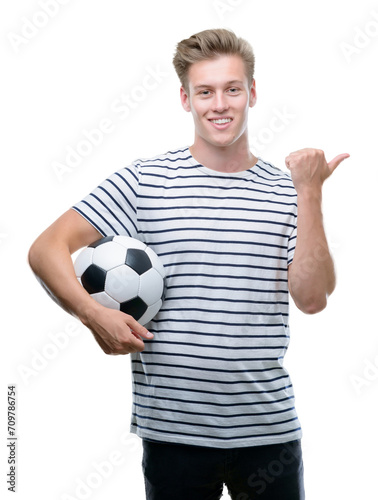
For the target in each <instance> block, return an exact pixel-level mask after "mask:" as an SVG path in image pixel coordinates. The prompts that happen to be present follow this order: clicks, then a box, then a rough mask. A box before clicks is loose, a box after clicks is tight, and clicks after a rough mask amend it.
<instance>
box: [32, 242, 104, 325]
mask: <svg viewBox="0 0 378 500" xmlns="http://www.w3.org/2000/svg"><path fill="white" fill-rule="evenodd" d="M29 264H30V266H31V268H32V270H33V272H34V274H35V275H36V277H37V279H38V280H39V281H40V283H41V284H42V286H43V287H44V288H45V290H46V291H47V292H48V293H49V295H50V296H51V297H52V298H53V299H54V300H55V302H57V303H58V304H59V305H60V306H61V307H62V308H63V309H64V310H65V311H67V312H69V313H70V314H72V315H73V316H75V317H78V318H79V319H81V320H84V319H85V317H86V315H87V311H88V310H89V309H90V308H93V307H96V303H95V301H94V300H93V299H92V298H91V297H90V296H89V294H88V293H87V292H86V291H85V290H84V288H83V287H82V286H81V285H80V283H79V282H78V280H77V278H76V276H75V272H74V268H73V264H72V258H71V255H70V252H69V249H68V248H67V247H65V246H64V245H62V244H60V245H59V244H52V243H51V242H49V240H48V239H47V238H44V237H43V236H42V237H41V238H40V239H39V240H37V241H36V242H35V243H34V244H33V246H32V247H31V249H30V251H29Z"/></svg>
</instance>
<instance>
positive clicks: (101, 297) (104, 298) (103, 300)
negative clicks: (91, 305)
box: [92, 292, 119, 310]
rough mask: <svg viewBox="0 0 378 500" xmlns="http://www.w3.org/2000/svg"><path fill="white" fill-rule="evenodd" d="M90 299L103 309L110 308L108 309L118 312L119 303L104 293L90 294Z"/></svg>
mask: <svg viewBox="0 0 378 500" xmlns="http://www.w3.org/2000/svg"><path fill="white" fill-rule="evenodd" d="M92 297H93V298H94V299H95V301H96V302H98V303H99V304H101V305H102V306H104V307H110V309H118V310H119V303H118V302H117V301H116V300H114V299H112V298H111V297H109V295H108V294H107V293H106V292H99V293H92Z"/></svg>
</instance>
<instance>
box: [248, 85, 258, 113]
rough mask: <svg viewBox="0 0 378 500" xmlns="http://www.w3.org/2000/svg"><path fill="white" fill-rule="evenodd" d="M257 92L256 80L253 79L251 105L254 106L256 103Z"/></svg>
mask: <svg viewBox="0 0 378 500" xmlns="http://www.w3.org/2000/svg"><path fill="white" fill-rule="evenodd" d="M256 100H257V94H256V80H253V81H252V85H251V89H250V92H249V107H250V108H253V106H254V105H255V104H256Z"/></svg>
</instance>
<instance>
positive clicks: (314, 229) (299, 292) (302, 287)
mask: <svg viewBox="0 0 378 500" xmlns="http://www.w3.org/2000/svg"><path fill="white" fill-rule="evenodd" d="M297 231H298V232H297V243H296V248H295V254H294V259H293V262H292V264H291V266H290V267H289V287H290V293H291V295H292V297H293V299H294V301H295V303H296V305H297V306H298V308H299V309H301V310H302V311H303V312H306V313H308V314H313V313H316V312H319V311H321V310H322V309H324V308H325V306H326V305H327V297H328V296H329V295H330V294H331V293H332V292H333V290H334V288H335V282H336V280H335V269H334V265H333V260H332V257H331V254H330V251H329V247H328V243H327V239H326V235H325V231H324V226H323V215H322V208H321V190H317V191H314V190H307V191H306V190H304V191H301V192H299V193H298V220H297Z"/></svg>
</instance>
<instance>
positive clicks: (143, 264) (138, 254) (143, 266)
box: [126, 248, 152, 275]
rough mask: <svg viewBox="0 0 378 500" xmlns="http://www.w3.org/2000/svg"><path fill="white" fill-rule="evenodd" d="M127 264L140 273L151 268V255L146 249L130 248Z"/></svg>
mask: <svg viewBox="0 0 378 500" xmlns="http://www.w3.org/2000/svg"><path fill="white" fill-rule="evenodd" d="M126 265H128V266H129V267H131V269H133V270H134V271H135V272H136V273H138V274H139V275H141V274H143V273H145V272H146V271H148V270H149V269H151V267H152V264H151V261H150V258H149V256H148V255H147V254H146V252H145V251H144V250H139V249H138V248H129V249H128V250H127V254H126Z"/></svg>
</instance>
